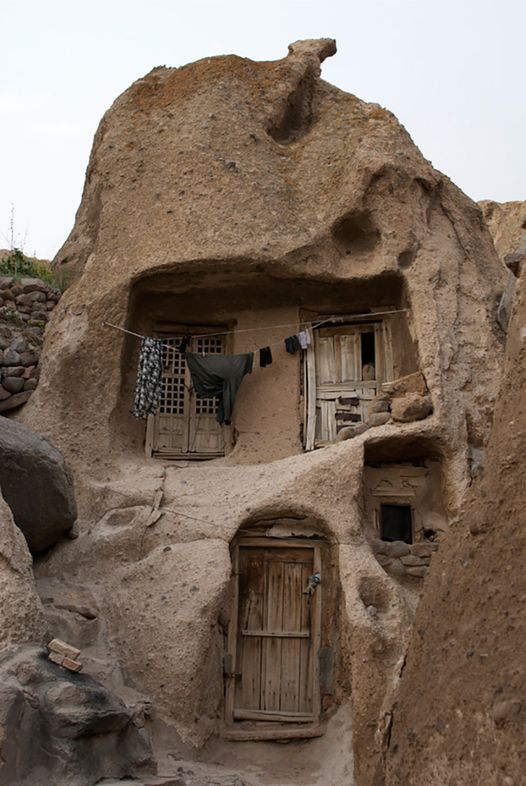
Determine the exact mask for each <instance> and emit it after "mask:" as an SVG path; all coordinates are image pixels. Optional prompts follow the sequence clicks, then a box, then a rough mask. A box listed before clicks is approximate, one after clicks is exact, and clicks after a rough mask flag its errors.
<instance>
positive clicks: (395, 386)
mask: <svg viewBox="0 0 526 786" xmlns="http://www.w3.org/2000/svg"><path fill="white" fill-rule="evenodd" d="M382 391H383V392H384V393H388V394H389V395H391V396H393V398H397V397H399V396H405V395H406V394H407V393H418V394H419V395H421V396H424V395H425V394H426V393H427V385H426V381H425V379H424V376H423V374H422V373H421V372H420V371H415V372H414V374H407V376H405V377H399V378H398V379H393V380H392V381H391V382H384V383H383V385H382Z"/></svg>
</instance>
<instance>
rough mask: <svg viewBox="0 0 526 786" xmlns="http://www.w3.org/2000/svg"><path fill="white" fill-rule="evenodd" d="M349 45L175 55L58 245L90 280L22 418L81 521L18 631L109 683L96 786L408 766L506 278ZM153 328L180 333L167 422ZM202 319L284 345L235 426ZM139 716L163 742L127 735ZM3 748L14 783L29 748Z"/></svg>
mask: <svg viewBox="0 0 526 786" xmlns="http://www.w3.org/2000/svg"><path fill="white" fill-rule="evenodd" d="M335 51H336V48H335V44H334V42H333V41H332V40H328V39H327V40H326V39H323V40H320V41H302V42H296V43H295V44H292V45H291V46H290V47H289V54H288V55H287V57H285V58H284V59H282V60H278V61H276V62H264V63H256V62H252V61H250V60H246V59H242V58H239V57H235V56H226V57H216V58H207V59H205V60H202V61H199V62H197V63H193V64H190V65H188V66H185V67H183V68H178V69H172V68H164V67H163V68H156V69H154V70H153V71H152V72H150V73H149V74H147V75H146V76H145V77H144V78H142V79H139V80H138V81H137V82H135V83H134V84H133V85H131V87H130V88H129V89H128V90H126V91H125V92H124V93H123V94H122V95H121V96H120V97H119V98H117V100H116V101H115V103H114V104H113V106H112V107H111V108H110V109H109V110H108V112H107V113H106V114H105V115H104V118H103V120H102V121H101V124H100V126H99V129H98V131H97V134H96V136H95V140H94V145H93V150H92V154H91V159H90V163H89V167H88V171H87V176H86V184H85V189H84V194H83V197H82V202H81V205H80V207H79V210H78V213H77V217H76V222H75V226H74V228H73V230H72V233H71V235H70V236H69V238H68V239H67V240H66V243H65V244H64V246H63V248H62V249H61V250H60V252H59V254H58V255H57V258H56V260H55V264H56V265H57V266H58V267H59V269H61V270H63V271H67V272H68V274H69V276H70V277H73V278H74V282H73V283H72V285H71V286H70V287H69V288H68V289H67V290H66V292H65V293H64V295H63V296H62V297H61V299H60V301H59V302H58V303H57V305H56V307H55V308H54V309H53V313H52V316H51V319H50V321H49V325H48V327H47V329H46V337H45V343H44V347H43V352H42V356H41V361H40V366H41V378H40V382H39V384H38V387H37V388H36V390H35V391H34V393H33V394H32V395H31V399H30V400H29V401H28V402H27V404H25V405H24V408H23V409H22V410H21V412H20V415H19V419H20V420H22V421H23V422H24V423H25V424H26V425H29V426H30V427H31V428H32V429H36V430H38V431H39V432H41V433H42V434H43V435H44V436H45V437H47V438H49V439H50V440H51V441H52V442H53V443H54V444H55V445H56V446H57V448H59V449H60V450H61V451H62V453H63V454H64V456H65V458H66V460H67V461H68V463H69V465H70V466H71V469H72V472H73V475H74V479H75V489H76V499H77V505H78V516H79V517H78V522H77V524H76V529H75V531H74V533H72V534H73V535H74V537H73V538H70V539H66V538H61V539H60V540H59V541H58V542H57V539H58V538H59V535H60V532H56V533H52V535H53V536H52V537H51V539H50V540H49V542H47V544H46V547H45V548H46V549H47V550H46V551H43V549H42V548H38V547H35V546H34V545H33V546H31V543H29V547H30V548H32V551H33V554H34V575H35V578H36V587H37V589H38V591H39V593H40V597H41V599H42V604H43V606H42V609H41V610H40V611H39V614H40V617H39V621H40V627H39V626H37V628H38V631H37V632H35V630H36V629H35V625H30V624H29V618H28V624H27V626H26V628H27V630H26V633H25V634H24V632H23V631H22V633H20V635H19V637H18V639H17V641H18V642H19V643H20V642H21V643H22V644H24V642H25V643H26V644H27V642H32V644H31V646H32V647H35V648H36V649H34V650H33V649H32V650H31V652H29V650H28V651H24V652H25V654H24V658H27V659H29V660H28V662H31V663H33V662H34V659H35V657H37V655H36V654H35V653H37V652H38V648H37V644H38V641H37V640H38V636H39V635H42V636H43V635H44V634H43V631H44V628H45V630H46V631H47V633H49V637H48V639H46V640H49V638H58V639H62V640H64V641H66V642H69V644H70V645H71V646H72V647H73V650H72V651H73V652H78V651H79V650H81V658H82V659H83V660H82V662H83V664H84V669H85V673H86V675H87V677H89V678H90V679H93V680H94V681H95V682H96V686H97V687H94V685H93V684H92V683H90V685H91V688H93V690H95V691H96V692H97V691H107V692H108V694H104V696H105V697H106V698H105V699H104V701H107V702H109V705H111V707H112V708H113V709H112V712H114V715H112V717H113V718H114V725H112V727H111V729H112V730H111V734H112V735H116V736H112V737H111V740H109V738H104V739H105V740H106V743H107V750H108V751H111V756H110V754H108V758H107V759H104V767H103V766H102V764H101V765H100V767H98V769H97V768H95V769H93V770H90V771H89V772H88V768H84V769H83V768H82V767H83V765H82V763H81V764H78V767H80V771H82V773H84V774H83V775H82V777H84V780H83V781H82V784H83V786H86V784H88V783H89V784H91V783H95V782H96V780H97V779H98V778H100V777H102V776H105V775H108V776H109V775H114V777H124V776H126V775H132V774H134V773H135V774H138V773H139V772H140V770H141V768H142V769H143V770H144V767H150V771H152V770H155V769H157V772H158V774H159V775H160V776H166V777H177V779H178V780H177V782H178V783H183V782H184V784H185V786H193V785H195V786H197V784H198V783H199V784H202V783H208V784H215V783H219V782H221V783H224V784H226V783H229V784H234V783H238V784H239V783H241V782H242V783H245V784H247V786H259V785H260V784H262V783H266V784H275V785H276V786H277V785H278V784H283V783H297V784H303V783H307V782H308V783H313V784H322V783H323V784H327V783H331V784H335V786H336V784H344V783H345V784H351V783H355V784H357V785H358V786H381V784H384V783H385V777H386V773H387V771H388V764H389V757H390V756H391V755H393V750H392V749H390V744H391V743H390V740H391V731H392V729H393V728H394V729H396V730H397V733H399V732H398V729H399V726H398V725H397V721H396V717H397V716H396V712H397V700H398V699H397V695H398V694H397V691H398V687H399V683H400V679H401V678H402V680H403V676H402V675H403V672H404V664H405V662H406V656H407V652H408V649H407V647H408V641H409V640H412V638H411V637H413V636H423V635H424V633H423V631H425V630H426V627H427V621H424V623H422V622H420V623H419V624H418V625H417V627H416V628H414V627H413V626H414V620H415V609H416V614H417V615H418V614H419V609H420V608H421V605H420V604H421V603H422V601H421V596H422V593H423V596H424V598H425V597H426V587H427V586H428V584H429V582H430V581H433V580H435V579H433V576H435V578H436V575H437V572H436V569H435V568H434V566H435V565H436V564H437V560H440V559H441V553H442V549H443V548H447V544H448V542H449V541H448V539H449V538H450V537H451V532H452V531H453V530H454V527H451V529H450V528H449V522H453V521H455V522H456V521H457V520H458V517H459V515H460V513H461V511H462V506H463V503H464V500H465V496H466V493H467V492H468V491H469V489H470V486H472V485H473V484H476V483H478V482H479V479H480V477H481V475H482V474H483V471H484V461H485V456H486V444H487V439H488V434H489V432H490V428H491V421H492V413H493V409H494V403H495V399H496V396H497V392H498V388H499V380H500V373H501V366H502V359H503V346H504V342H505V333H504V331H503V324H504V322H503V321H502V320H500V321H498V320H497V316H498V311H499V302H501V298H502V293H503V290H504V289H505V285H506V278H507V273H506V270H505V268H504V266H503V265H502V263H501V261H500V260H499V258H498V256H497V254H496V251H495V248H494V246H493V243H492V240H491V237H490V235H489V232H488V230H487V228H486V226H485V224H484V221H483V218H482V214H481V211H480V209H479V208H478V207H477V205H475V204H474V203H472V202H471V201H470V200H469V199H468V198H467V197H466V196H465V195H464V194H463V193H462V192H460V191H459V190H458V189H457V188H456V187H455V186H454V185H453V184H452V183H451V182H450V181H449V180H448V179H447V178H446V177H444V176H443V175H442V174H440V173H439V172H437V171H436V170H434V169H433V168H432V166H431V164H430V163H429V162H428V161H426V160H425V159H424V158H423V157H422V155H421V153H420V152H419V150H418V149H417V148H416V147H415V145H414V144H413V142H412V141H411V139H410V138H409V136H408V134H407V133H406V131H405V130H404V128H403V127H402V126H401V125H400V124H399V123H398V121H397V120H396V118H394V116H393V115H392V114H391V113H389V112H388V111H387V110H385V109H383V108H381V107H379V106H378V105H375V104H367V103H364V102H363V101H361V100H360V99H358V98H356V97H355V96H353V95H349V94H347V93H344V92H343V91H341V90H339V89H338V88H336V87H334V86H332V85H330V84H328V83H326V82H325V81H323V80H322V79H321V78H320V66H321V63H322V62H323V60H324V59H325V58H326V57H328V56H330V55H333V54H334V53H335ZM50 311H51V309H50ZM107 323H111V324H113V325H116V326H117V327H118V328H122V329H124V331H129V332H128V333H127V332H123V330H115V329H114V328H110V327H108V326H107ZM301 328H307V329H308V330H309V331H310V334H311V337H312V342H311V345H310V346H309V347H308V348H306V349H305V350H301V351H298V352H296V353H294V354H291V353H289V352H287V351H286V349H285V346H284V342H283V339H284V338H286V337H288V336H290V335H294V334H296V333H298V331H299V330H300V329H301ZM133 334H139V335H143V336H144V335H146V336H150V337H158V338H162V340H163V344H164V349H163V352H164V356H163V364H164V365H163V381H162V397H161V404H160V407H159V409H158V411H157V412H156V413H155V414H153V415H150V416H149V418H148V420H147V421H145V420H141V419H137V418H134V417H133V415H132V413H131V410H132V407H133V393H134V386H135V380H136V375H137V364H138V356H139V342H138V339H137V337H136V336H135V335H133ZM182 337H188V338H189V341H190V349H192V350H194V351H195V352H197V353H198V354H201V355H202V354H203V353H204V354H205V355H206V354H209V355H218V354H241V353H248V352H256V353H257V350H258V349H259V348H261V347H265V346H271V347H272V354H273V363H272V365H270V366H267V367H266V368H260V367H259V364H258V363H257V355H256V362H255V364H254V369H253V372H252V374H250V375H247V376H246V377H245V378H244V379H243V382H242V384H241V387H240V389H239V392H238V395H237V398H236V401H235V408H234V415H233V418H232V422H231V424H230V425H223V426H220V425H219V424H218V423H217V420H216V410H217V400H216V399H213V398H212V399H202V398H198V397H197V396H196V393H195V390H194V389H193V385H192V382H191V379H190V376H189V373H188V369H187V367H186V363H185V356H184V355H183V354H181V352H180V351H179V349H178V347H179V342H180V339H181V338H182ZM17 417H18V416H17ZM6 422H8V423H9V421H6ZM14 425H17V424H14ZM18 427H19V428H22V426H18ZM2 482H4V481H2ZM5 496H6V499H8V494H7V492H6V494H5ZM8 502H9V499H8ZM13 505H14V503H13ZM15 507H16V506H14V507H13V512H14V516H15V521H16V520H17V513H16V510H15ZM19 518H20V517H19ZM20 520H21V519H20ZM70 523H71V522H70V521H69V519H68V521H67V522H66V524H67V527H69V526H70ZM12 526H14V525H12ZM455 526H456V525H455ZM62 529H64V522H62ZM462 548H464V546H463V547H462ZM466 548H467V547H466ZM26 559H27V560H28V559H29V555H28V554H26ZM471 559H472V558H471V557H470V556H465V557H463V563H464V562H465V563H466V564H467V565H469V564H470V560H471ZM457 563H458V560H451V561H450V564H451V565H453V564H455V565H457ZM463 563H462V564H463ZM6 564H7V563H6ZM24 564H25V563H24ZM443 565H444V563H442V566H443ZM9 575H11V574H9ZM444 575H445V574H444ZM28 581H29V578H28ZM31 581H32V578H31ZM17 586H18V585H17ZM448 591H449V588H448ZM28 592H29V590H28ZM440 592H442V590H441V591H440ZM440 592H439V591H438V590H437V593H436V596H437V597H438V596H439V595H440V597H445V595H444V593H445V590H444V593H442V594H440ZM35 597H36V596H35V590H34V586H33V585H31V592H29V594H28V595H27V598H28V599H34V598H35ZM28 603H29V600H28ZM430 613H431V614H432V612H430ZM44 620H45V621H44ZM9 624H11V623H9ZM448 637H449V638H448V641H449V639H454V638H456V636H455V635H454V634H453V632H452V631H449V633H448ZM19 657H22V656H19V655H17V656H16V658H19ZM466 657H467V656H466ZM16 658H15V660H14V661H13V660H12V659H11V660H10V661H9V664H10V665H9V669H10V671H9V674H10V675H13V674H15V672H17V669H18V672H17V673H19V677H17V679H18V680H19V681H20V680H21V679H22V677H23V678H24V679H25V677H24V674H25V672H24V669H22V667H20V666H19V665H17V664H18V663H19V661H18V660H17V659H16ZM24 662H25V661H24ZM6 668H8V667H7V666H6ZM24 668H25V667H24ZM28 668H29V667H28ZM46 668H47V669H52V668H53V669H58V670H60V669H61V668H62V666H61V665H51V664H50V665H49V667H47V666H46ZM22 672H24V674H22ZM28 673H29V672H28ZM55 673H56V674H61V673H62V672H59V671H57V672H48V671H46V673H45V674H43V673H42V674H41V676H40V677H39V679H41V683H38V684H39V685H40V686H41V687H40V688H39V691H40V692H41V693H42V691H44V693H45V691H47V688H45V690H44V688H43V687H42V685H47V680H48V679H50V678H52V677H53V674H55ZM50 674H51V677H50V676H49V675H50ZM20 675H22V676H20ZM26 676H27V675H26ZM87 677H86V679H87ZM10 679H11V677H10ZM27 679H29V677H28V678H27ZM31 679H34V680H36V679H37V678H36V677H34V678H33V677H31ZM78 679H80V678H79V677H78V676H77V675H73V676H72V677H68V680H70V682H71V681H72V683H73V684H74V685H76V686H79V685H80V682H78ZM75 680H77V682H75ZM22 682H23V679H22ZM22 682H20V685H19V687H18V688H17V690H18V693H17V696H19V697H20V696H21V697H22V698H17V699H16V701H25V699H23V696H24V695H25V694H24V690H25V688H24V685H23V684H22ZM17 684H18V683H17ZM68 684H69V683H68ZM63 690H64V691H65V692H64V697H65V698H64V701H66V700H67V696H69V695H70V693H69V692H68V691H69V690H70V688H69V687H68V688H67V690H66V688H65V687H64V688H63ZM44 693H42V695H44ZM110 694H111V696H113V697H114V698H113V699H111V700H110V699H109V698H108V696H109V695H110ZM35 695H36V694H35ZM39 695H40V694H39ZM45 695H47V693H46V694H45ZM61 695H62V694H61ZM71 695H73V694H71ZM75 695H77V694H75ZM78 695H80V694H78ZM83 695H84V694H83ZM97 695H99V694H98V693H97ZM100 695H102V694H100ZM418 695H419V697H420V698H419V702H422V701H423V700H422V699H421V696H422V695H423V694H422V693H419V694H418ZM37 698H38V697H37ZM12 701H15V699H14V698H13V699H12ZM35 701H37V699H35ZM38 701H40V699H38ZM42 701H44V700H43V699H42ZM6 706H7V705H6ZM9 706H10V705H9ZM46 706H47V705H46ZM406 710H407V706H406ZM27 712H28V715H27V716H25V717H27V718H33V715H31V712H30V710H29V709H27ZM53 722H55V721H53ZM28 723H29V720H28ZM89 723H90V724H91V723H92V720H91V719H90V721H89ZM93 723H95V721H93ZM119 724H120V725H119ZM88 726H89V724H88ZM31 728H33V727H31ZM89 728H92V727H91V726H89ZM418 728H419V727H418V726H415V727H414V729H415V731H414V734H415V736H416V737H418ZM437 728H438V727H437ZM121 733H122V734H123V735H124V734H126V735H127V736H126V739H127V740H129V742H130V745H132V743H133V741H134V740H137V739H139V738H140V740H141V745H143V746H146V747H145V748H141V747H140V746H139V747H136V750H137V751H140V755H139V753H137V755H136V756H135V758H134V757H133V756H131V755H130V756H128V754H127V753H126V754H125V753H122V755H120V756H117V755H116V754H115V751H114V749H113V747H112V745H113V743H114V741H115V739H116V738H117V737H118V734H121ZM407 733H408V734H409V732H407ZM411 733H413V732H411ZM433 733H434V732H433ZM437 733H440V732H437ZM431 737H432V734H431V733H429V735H428V738H431ZM0 739H1V737H0ZM433 739H434V738H433ZM283 741H288V745H287V746H286V747H283V746H282V745H280V744H278V743H280V742H283ZM92 742H93V740H92V741H91V742H90V743H89V745H91V744H92ZM106 743H105V744H106ZM110 743H111V744H110ZM93 744H95V743H93ZM2 745H4V746H5V745H7V743H4V742H2ZM73 749H74V746H73ZM88 749H89V750H91V748H89V746H88V747H86V750H88ZM75 750H76V749H75ZM124 750H126V751H127V750H128V748H126V749H123V751H124ZM70 753H71V751H70V748H68V756H69V755H70ZM3 755H4V754H3V753H2V756H3ZM71 755H73V754H71ZM88 758H89V757H88ZM7 760H8V765H7V764H6V765H5V766H6V767H7V766H9V767H11V770H9V772H10V773H11V772H12V773H14V775H13V776H12V777H13V779H14V780H13V782H15V781H16V778H18V779H19V780H22V777H26V775H27V771H26V770H27V768H30V769H31V766H32V765H31V764H30V762H29V759H27V767H26V770H24V771H23V773H22V770H20V769H19V770H17V767H18V766H19V765H18V764H17V763H16V762H17V761H18V760H17V759H16V757H14V758H13V755H12V753H9V756H7V759H6V761H7ZM65 760H66V759H64V761H65ZM1 761H2V759H0V762H1ZM67 761H70V759H69V758H67ZM77 761H79V760H78V759H77ZM101 762H102V759H101ZM40 764H41V762H40V759H39V760H38V766H40ZM2 766H4V765H3V764H1V763H0V772H1V767H2ZM35 766H36V765H35ZM42 766H43V765H42ZM53 766H54V765H53V763H52V762H51V763H50V762H47V763H46V764H45V767H44V769H42V770H41V771H42V772H43V773H44V774H43V776H42V778H43V781H42V782H43V783H44V782H46V783H48V782H51V781H53V780H55V781H56V780H57V777H58V776H57V769H56V768H55V770H53ZM64 766H65V765H64ZM68 766H69V765H68ZM76 766H77V765H76ZM46 768H47V769H46ZM22 769H23V768H22ZM33 769H34V768H33ZM402 770H403V768H401V771H402ZM6 772H7V770H6ZM21 773H22V774H21ZM59 775H60V777H63V771H62V770H61V771H60V773H59ZM152 777H153V776H152ZM236 778H237V779H238V780H236ZM150 782H154V781H148V783H150ZM393 782H394V781H393ZM408 782H409V781H408ZM422 782H423V781H422ZM438 782H439V781H437V780H429V781H428V782H427V783H426V786H427V784H428V785H429V786H435V784H436V783H438ZM440 782H441V783H442V782H446V781H445V780H443V781H440ZM465 782H466V781H462V780H459V781H458V783H459V784H460V783H462V784H463V783H465ZM471 782H473V781H472V780H471ZM72 783H73V781H72ZM36 784H37V782H36V781H34V782H33V786H36Z"/></svg>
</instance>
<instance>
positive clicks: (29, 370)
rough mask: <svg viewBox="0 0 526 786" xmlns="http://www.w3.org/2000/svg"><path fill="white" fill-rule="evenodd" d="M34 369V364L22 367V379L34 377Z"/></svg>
mask: <svg viewBox="0 0 526 786" xmlns="http://www.w3.org/2000/svg"><path fill="white" fill-rule="evenodd" d="M35 369H36V366H26V367H25V368H24V373H23V374H22V377H23V378H24V379H31V378H32V377H35V376H36V373H35Z"/></svg>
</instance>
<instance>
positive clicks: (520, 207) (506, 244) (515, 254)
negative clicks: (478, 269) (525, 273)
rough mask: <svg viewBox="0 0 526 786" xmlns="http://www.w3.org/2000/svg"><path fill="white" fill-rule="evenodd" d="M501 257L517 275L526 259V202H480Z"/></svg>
mask: <svg viewBox="0 0 526 786" xmlns="http://www.w3.org/2000/svg"><path fill="white" fill-rule="evenodd" d="M479 205H480V207H481V208H482V214H483V216H484V220H485V222H486V224H487V225H488V229H489V231H490V232H491V235H492V237H493V242H494V244H495V248H496V249H497V253H498V255H499V257H500V258H501V259H502V261H503V262H504V264H505V265H507V266H508V267H509V268H510V270H512V271H513V272H514V273H515V274H516V275H518V274H519V273H520V268H521V266H522V264H523V262H524V260H525V259H526V202H492V201H491V200H485V201H483V202H479Z"/></svg>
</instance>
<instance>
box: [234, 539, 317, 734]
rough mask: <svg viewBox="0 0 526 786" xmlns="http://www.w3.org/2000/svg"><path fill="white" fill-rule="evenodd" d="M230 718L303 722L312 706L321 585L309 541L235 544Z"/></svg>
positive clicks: (314, 704)
mask: <svg viewBox="0 0 526 786" xmlns="http://www.w3.org/2000/svg"><path fill="white" fill-rule="evenodd" d="M237 548H238V552H237V557H236V562H237V571H238V592H237V609H236V611H235V615H236V619H235V628H236V635H235V653H234V661H235V666H234V668H235V673H234V674H233V675H232V676H231V679H234V685H233V686H232V687H233V690H232V691H231V696H232V705H233V706H232V707H231V708H230V714H231V719H232V720H233V721H236V720H238V721H242V720H252V721H274V722H276V721H277V722H280V723H307V722H310V721H313V720H314V719H315V716H316V714H317V712H318V693H317V688H316V675H317V656H318V652H317V648H318V646H319V643H318V629H319V603H320V602H321V585H320V586H319V587H318V588H317V590H316V591H315V594H314V595H313V596H311V595H310V594H308V593H307V592H305V590H306V588H307V586H308V583H309V577H310V576H311V575H312V574H313V573H314V571H315V570H318V569H319V556H318V555H317V550H316V548H315V547H313V546H303V547H297V548H296V547H294V545H290V546H283V547H281V548H280V547H279V546H278V547H275V546H274V547H270V548H268V547H265V546H264V545H259V546H252V545H240V546H238V547H237Z"/></svg>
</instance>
